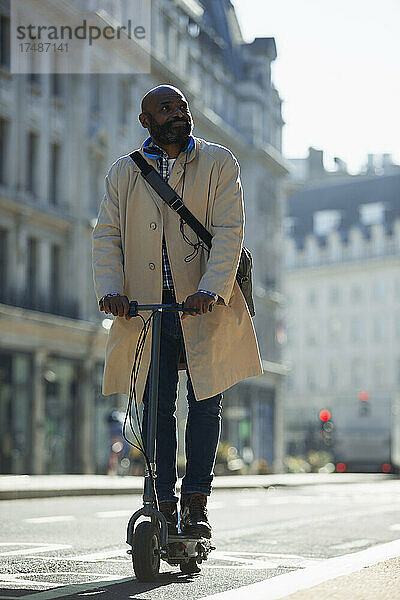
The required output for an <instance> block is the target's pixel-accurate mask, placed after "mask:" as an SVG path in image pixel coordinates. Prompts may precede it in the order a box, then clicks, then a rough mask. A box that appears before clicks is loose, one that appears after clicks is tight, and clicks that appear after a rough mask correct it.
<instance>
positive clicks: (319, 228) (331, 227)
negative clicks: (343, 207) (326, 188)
mask: <svg viewBox="0 0 400 600" xmlns="http://www.w3.org/2000/svg"><path fill="white" fill-rule="evenodd" d="M341 220H342V217H341V214H340V211H338V210H318V211H317V212H315V213H314V215H313V229H314V233H315V235H326V234H328V233H330V232H331V231H335V229H337V228H338V227H339V225H340V223H341Z"/></svg>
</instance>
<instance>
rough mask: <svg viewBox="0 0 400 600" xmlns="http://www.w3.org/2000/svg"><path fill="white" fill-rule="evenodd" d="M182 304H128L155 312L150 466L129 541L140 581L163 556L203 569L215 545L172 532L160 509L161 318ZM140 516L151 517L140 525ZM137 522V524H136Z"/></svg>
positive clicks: (133, 312)
mask: <svg viewBox="0 0 400 600" xmlns="http://www.w3.org/2000/svg"><path fill="white" fill-rule="evenodd" d="M183 310H184V308H183V304H178V303H175V304H142V305H139V304H138V303H137V302H136V301H135V300H134V301H132V302H130V303H129V315H130V316H132V317H137V316H138V315H139V311H152V313H153V329H152V339H151V366H150V382H149V383H150V390H149V409H148V420H147V437H146V440H147V445H146V448H145V450H146V454H147V457H148V465H150V468H149V467H148V466H147V468H146V469H145V475H144V492H143V507H142V508H140V509H139V510H137V511H136V512H135V513H134V514H133V515H132V516H131V518H130V519H129V523H128V528H127V536H126V543H127V544H129V546H131V549H130V550H128V551H127V552H128V554H130V555H131V556H132V562H133V568H134V571H135V574H136V577H137V579H138V580H139V581H154V580H155V579H156V578H157V576H158V573H159V570H160V562H161V559H162V560H165V561H166V562H167V563H168V564H170V565H179V566H180V570H181V571H182V573H185V574H192V573H199V572H200V570H201V569H200V566H199V565H200V564H201V563H202V561H203V560H207V558H208V555H209V553H210V552H211V550H215V547H214V546H212V545H211V541H210V540H209V539H207V538H204V537H198V538H196V537H193V536H187V535H183V534H182V533H178V535H169V533H168V528H167V521H166V519H165V516H164V515H163V514H162V513H161V512H160V510H159V505H158V499H157V492H156V489H155V484H154V480H155V478H156V463H155V446H156V431H157V406H158V375H159V367H160V340H161V317H162V312H163V311H174V312H176V311H183ZM140 517H149V519H150V520H144V521H143V520H142V521H140V522H139V523H138V524H137V525H136V522H137V521H138V519H139V518H140ZM135 525H136V527H135Z"/></svg>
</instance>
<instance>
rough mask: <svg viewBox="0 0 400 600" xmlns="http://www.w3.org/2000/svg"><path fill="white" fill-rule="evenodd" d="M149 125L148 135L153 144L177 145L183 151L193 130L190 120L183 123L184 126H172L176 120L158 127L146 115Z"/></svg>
mask: <svg viewBox="0 0 400 600" xmlns="http://www.w3.org/2000/svg"><path fill="white" fill-rule="evenodd" d="M147 116H148V119H149V121H150V125H149V127H148V130H149V133H150V135H151V137H152V139H153V141H154V142H156V143H157V142H159V143H160V144H179V147H180V148H181V149H184V148H185V147H186V146H187V144H188V141H189V137H190V135H191V133H192V130H193V121H192V119H191V118H190V119H189V120H188V121H185V124H184V125H183V124H179V125H176V126H174V123H176V122H177V121H178V119H174V120H172V121H167V122H166V123H164V124H163V125H159V124H158V123H157V121H156V120H155V119H153V117H152V116H151V115H150V114H148V115H147Z"/></svg>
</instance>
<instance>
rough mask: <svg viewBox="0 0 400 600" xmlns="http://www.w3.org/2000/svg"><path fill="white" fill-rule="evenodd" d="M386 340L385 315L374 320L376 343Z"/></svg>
mask: <svg viewBox="0 0 400 600" xmlns="http://www.w3.org/2000/svg"><path fill="white" fill-rule="evenodd" d="M384 338H385V320H384V317H383V315H377V316H375V318H374V341H375V342H383V340H384Z"/></svg>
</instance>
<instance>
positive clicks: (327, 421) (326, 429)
mask: <svg viewBox="0 0 400 600" xmlns="http://www.w3.org/2000/svg"><path fill="white" fill-rule="evenodd" d="M318 417H319V420H320V435H321V441H322V445H323V446H325V447H332V446H333V443H334V430H335V427H334V424H333V421H332V415H331V413H330V411H329V410H328V409H327V408H322V409H321V410H320V411H319V413H318Z"/></svg>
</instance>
